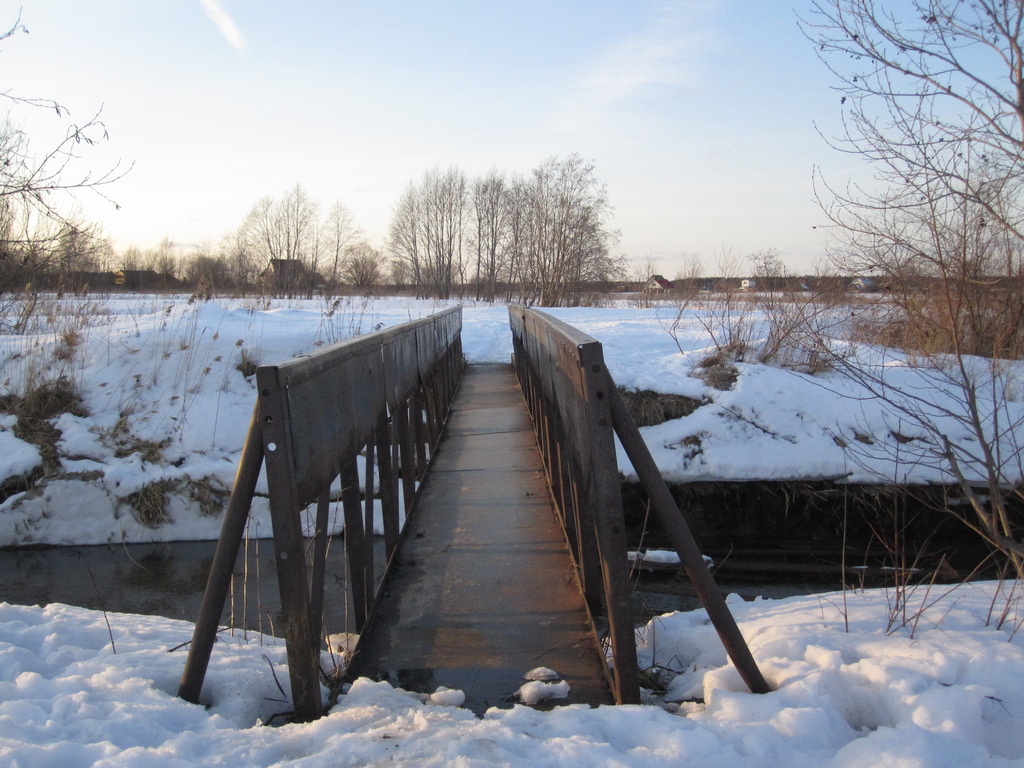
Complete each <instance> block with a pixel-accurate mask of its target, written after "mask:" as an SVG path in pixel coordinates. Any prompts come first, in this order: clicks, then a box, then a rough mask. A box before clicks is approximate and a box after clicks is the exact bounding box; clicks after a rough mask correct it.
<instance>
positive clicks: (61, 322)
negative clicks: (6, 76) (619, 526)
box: [0, 296, 1024, 546]
mask: <svg viewBox="0 0 1024 768" xmlns="http://www.w3.org/2000/svg"><path fill="white" fill-rule="evenodd" d="M76 302H78V303H77V304H76ZM444 306H446V304H444V303H441V302H436V301H416V300H412V299H376V300H370V299H362V298H347V299H341V300H338V301H336V302H332V301H327V300H325V299H314V300H308V301H301V300H293V301H282V300H275V301H273V302H268V301H264V300H256V299H250V300H218V301H211V302H189V301H187V300H186V299H184V298H181V299H176V298H173V297H148V298H147V297H142V298H132V297H125V296H120V297H112V298H109V299H106V300H103V301H96V300H89V303H88V307H87V310H88V312H89V316H88V322H85V323H83V322H81V318H80V315H81V313H82V312H83V311H84V310H83V306H82V304H81V300H75V299H63V300H61V301H60V302H56V301H55V304H54V309H53V310H52V314H53V316H54V317H55V318H56V319H55V320H54V322H53V323H52V324H51V325H50V326H45V327H44V328H43V329H40V332H39V333H36V334H32V335H25V336H2V337H0V385H2V389H0V396H3V395H7V394H20V393H22V392H23V391H24V390H25V389H26V387H27V386H28V385H31V384H35V383H37V382H40V381H47V380H56V379H58V378H60V377H64V378H65V379H67V380H68V381H70V382H72V383H73V384H74V385H75V387H76V388H77V389H78V390H79V391H80V392H81V394H82V399H83V403H82V406H83V409H84V413H85V414H86V415H78V416H76V415H72V414H70V413H66V414H64V415H61V416H59V417H58V418H57V419H56V421H55V424H56V426H57V427H58V428H59V430H60V439H59V441H58V443H57V445H56V450H57V456H58V461H59V469H58V471H57V472H56V473H55V474H53V475H51V476H49V477H47V478H43V479H41V480H38V478H36V479H34V480H33V482H32V483H31V487H30V488H29V489H28V490H27V491H25V492H21V493H14V494H13V495H10V496H9V497H8V498H6V500H4V501H2V503H0V546H8V545H21V544H35V543H53V544H90V543H95V544H98V543H108V542H121V541H168V540H180V539H205V538H215V537H216V536H217V533H218V530H219V520H218V517H217V513H218V512H219V509H220V508H221V504H222V502H223V499H224V498H225V495H226V493H227V492H228V490H229V488H230V486H231V483H232V481H233V477H234V470H235V466H236V464H237V462H238V458H239V455H240V451H241V446H242V442H243V439H244V436H245V432H246V429H247V427H248V422H249V418H250V415H251V411H252V406H253V403H254V401H255V389H254V383H253V381H252V378H251V377H249V378H247V377H246V376H245V375H244V372H245V369H246V366H247V365H249V366H251V364H259V363H270V362H278V361H282V360H286V359H288V358H290V357H293V356H296V355H300V354H304V353H307V352H309V351H311V350H313V349H316V348H318V347H319V346H321V345H323V344H329V343H333V342H335V341H338V340H340V339H343V338H347V337H349V336H351V335H353V334H356V333H366V332H369V331H372V330H374V329H377V328H381V327H387V326H392V325H396V324H398V323H401V322H404V321H407V320H410V319H415V318H418V317H422V316H425V315H428V314H430V313H432V312H435V311H437V310H439V309H441V308H443V307H444ZM550 311H551V312H552V314H554V315H556V316H557V317H560V318H562V319H563V320H566V321H567V322H569V323H571V324H572V325H574V326H576V327H577V328H579V329H581V330H583V331H585V332H587V333H589V334H591V335H592V336H594V337H595V338H597V339H598V340H599V341H601V342H602V344H603V345H604V349H605V356H606V359H607V362H608V365H609V369H610V370H611V372H612V375H613V377H614V379H615V381H616V383H617V384H619V385H620V386H624V387H629V388H635V389H653V390H655V391H658V392H662V393H668V394H680V395H686V396H688V397H690V398H693V399H694V400H695V401H698V402H700V403H703V405H701V406H700V407H698V408H697V409H696V410H695V411H694V412H693V413H692V414H690V415H688V416H686V417H683V418H681V419H675V420H672V421H669V422H666V423H664V424H661V425H659V426H655V427H649V428H645V429H644V430H643V433H644V436H645V439H646V440H647V443H648V445H649V446H650V447H651V450H652V453H653V454H654V456H655V460H656V461H657V463H658V465H659V467H660V469H661V471H662V474H663V475H664V476H665V477H666V479H668V480H669V481H673V482H686V481H693V480H725V481H734V480H735V481H744V480H816V479H837V480H844V481H849V482H868V483H873V482H887V483H892V482H909V483H932V482H942V481H948V480H949V477H948V476H947V475H946V474H945V472H944V471H943V469H942V467H941V466H938V465H937V464H936V462H934V461H922V460H920V454H915V452H914V446H915V445H922V446H926V450H927V441H928V436H927V435H922V434H920V430H917V429H915V427H914V425H913V424H910V423H901V422H899V421H898V420H894V418H893V416H892V414H891V413H890V412H887V411H886V410H885V409H884V408H882V407H881V406H880V404H879V403H878V402H877V401H876V400H875V399H874V398H871V397H868V396H867V393H866V392H865V391H864V390H863V389H862V388H859V387H858V386H857V385H855V384H854V383H852V382H851V381H849V380H846V379H843V378H842V377H840V376H838V375H835V374H822V375H817V376H811V375H808V374H805V373H800V372H798V371H794V370H787V369H783V368H778V367H770V366H763V365H752V364H744V363H739V364H737V366H736V368H737V380H736V382H735V384H734V385H733V386H732V387H731V388H728V389H724V390H723V389H717V388H715V387H714V386H711V385H709V384H708V383H707V382H706V381H705V380H704V379H703V378H701V377H700V376H697V375H694V374H695V372H696V370H695V369H696V367H697V366H698V364H699V363H700V361H701V360H703V359H704V358H706V357H707V355H708V354H709V353H710V352H711V351H712V350H713V347H712V345H711V341H710V339H709V337H708V335H707V332H706V331H704V330H703V327H702V326H701V324H700V323H699V322H695V321H692V319H691V321H690V322H689V323H688V324H686V325H684V326H682V330H681V331H678V332H677V334H676V339H673V338H672V336H670V334H669V333H668V332H667V331H666V326H667V325H668V324H669V322H670V321H671V320H672V319H673V317H674V314H675V310H674V309H673V308H671V307H661V308H659V307H654V308H646V309H638V308H632V307H625V306H623V307H612V308H579V309H557V310H550ZM699 311H700V310H699V309H694V310H692V312H699ZM61 313H63V314H61ZM76 313H77V314H76ZM755 319H756V313H755ZM48 329H49V330H48ZM677 341H678V342H679V346H677ZM463 347H464V350H465V354H466V357H467V360H468V361H469V362H470V363H485V362H505V361H507V360H508V359H509V357H510V355H511V336H510V333H509V329H508V322H507V311H506V309H505V308H504V307H501V306H497V307H495V306H488V305H473V304H472V303H470V305H468V306H466V307H465V309H464V328H463ZM680 347H682V351H681V350H680ZM885 361H886V370H887V375H888V376H890V378H891V379H892V381H893V382H894V383H895V384H897V385H899V384H900V383H903V384H904V385H905V386H906V387H907V388H908V389H911V390H913V391H921V388H922V386H924V385H926V384H929V383H928V382H923V381H921V380H920V375H919V374H918V373H915V372H914V371H913V370H912V369H909V368H906V367H903V366H901V365H900V364H899V363H900V358H899V356H896V355H892V354H891V353H887V355H886V357H885ZM1022 380H1024V366H1020V365H1017V369H1016V370H1015V371H1014V375H1013V376H1011V377H1009V381H1010V382H1011V385H1012V387H1015V388H1017V389H1019V387H1020V384H1019V382H1020V381H1022ZM940 384H941V382H938V383H935V386H932V387H931V388H930V389H929V390H927V391H928V393H929V397H930V398H931V400H932V402H934V403H935V404H936V406H937V408H938V410H939V411H941V409H942V408H943V407H944V406H946V405H948V404H952V405H953V406H954V407H955V399H954V398H953V396H952V395H951V394H950V393H949V392H946V391H944V390H943V389H942V387H941V386H940ZM1005 407H1006V408H1007V409H1008V411H1007V413H1006V415H1005V418H1004V423H1009V424H1014V423H1019V421H1020V420H1021V417H1022V415H1024V404H1022V403H1021V398H1020V393H1019V392H1011V393H1010V397H1009V398H1008V400H1007V402H1006V403H1005ZM938 418H940V419H941V418H942V415H941V413H939V416H938ZM15 422H16V417H15V416H14V415H13V414H4V413H0V487H3V486H4V485H7V486H8V488H10V487H12V485H14V484H16V483H17V481H18V478H21V477H31V476H32V474H33V472H34V471H36V469H37V468H38V467H39V466H40V465H41V463H42V457H41V454H40V450H39V448H38V447H37V446H35V445H32V444H29V443H27V442H25V441H23V440H20V439H19V438H17V437H15V435H14V425H15ZM947 432H948V434H949V436H950V437H951V438H952V439H953V440H954V441H957V440H959V441H965V443H966V442H969V441H970V440H971V436H970V435H969V434H967V433H966V432H965V431H964V430H963V428H962V425H959V424H957V423H955V421H950V423H949V428H948V430H947ZM1007 439H1009V440H1014V439H1016V436H1015V435H1014V434H1012V432H1011V433H1009V434H1008V435H1007ZM897 456H899V457H901V461H900V462H899V463H896V462H894V461H893V457H897ZM619 464H620V468H621V469H622V470H623V472H624V473H626V474H627V476H628V475H629V474H630V472H631V469H630V467H629V464H628V461H627V460H626V458H625V455H624V454H620V457H619ZM261 490H263V491H265V487H263V488H261ZM154 497H155V499H156V502H154V501H153V498H154ZM143 499H147V500H149V501H148V504H143V503H142V501H143ZM197 500H198V501H199V502H200V503H197ZM154 508H155V511H154ZM146 509H148V511H145V512H140V510H146ZM204 512H205V513H211V512H212V514H204ZM254 516H255V519H257V520H262V521H265V519H266V514H265V509H263V508H262V507H261V506H260V505H259V504H257V507H256V508H255V509H254ZM262 530H264V531H267V530H269V529H268V528H267V527H266V526H264V527H263V528H262Z"/></svg>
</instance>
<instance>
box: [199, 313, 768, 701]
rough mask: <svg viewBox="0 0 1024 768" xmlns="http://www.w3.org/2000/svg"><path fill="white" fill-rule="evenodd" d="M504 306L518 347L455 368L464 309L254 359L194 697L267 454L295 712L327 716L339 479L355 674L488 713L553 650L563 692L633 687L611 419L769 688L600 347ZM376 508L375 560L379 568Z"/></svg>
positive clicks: (705, 589) (721, 621) (720, 620)
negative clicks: (506, 357) (329, 597)
mask: <svg viewBox="0 0 1024 768" xmlns="http://www.w3.org/2000/svg"><path fill="white" fill-rule="evenodd" d="M509 321H510V329H511V333H512V339H513V361H512V364H511V365H480V366H469V367H468V368H467V367H465V366H464V363H463V359H462V347H461V327H462V315H461V309H460V308H455V309H452V310H448V311H446V312H442V313H439V314H437V315H433V316H431V317H428V318H425V319H424V320H419V321H414V322H411V323H406V324H404V325H400V326H397V327H395V328H391V329H388V330H385V331H381V332H379V333H375V334H371V335H369V336H364V337H360V338H357V339H353V340H351V341H347V342H343V343H341V344H337V345H334V346H332V347H330V348H327V349H324V350H322V351H320V352H317V353H316V354H314V355H310V356H308V357H302V358H298V359H295V360H292V361H289V362H287V363H284V364H282V365H276V366H263V367H261V368H259V370H258V371H257V374H256V378H257V385H258V398H257V404H256V408H255V410H254V414H253V420H252V425H251V427H250V430H249V435H248V437H247V440H246V445H245V448H244V450H243V454H242V459H241V462H240V464H239V468H238V474H237V476H236V480H235V486H234V489H233V491H232V495H231V499H230V501H229V503H228V508H227V511H226V512H225V519H224V523H223V528H222V532H221V537H220V542H219V545H218V549H217V553H216V555H215V557H214V561H213V564H212V567H211V571H210V576H209V580H208V583H207V588H206V593H205V596H204V600H203V606H202V609H201V613H200V616H199V619H198V621H197V623H196V628H195V634H194V637H193V641H192V644H191V646H190V649H189V656H188V660H187V662H186V665H185V670H184V673H183V675H182V680H181V685H180V688H179V695H180V696H181V697H182V698H184V699H186V700H188V701H192V702H196V703H198V702H199V701H200V695H201V689H202V684H203V679H204V677H205V674H206V669H207V666H208V664H209V659H210V655H211V653H212V650H213V645H214V641H215V639H216V634H217V631H218V628H219V626H220V622H221V617H222V614H223V609H224V605H225V600H226V597H227V593H228V589H229V585H230V580H231V574H232V572H233V570H234V566H235V560H236V558H237V555H238V551H239V545H240V542H241V541H242V536H243V532H244V529H245V523H246V519H247V517H248V511H249V507H250V504H251V502H252V498H253V494H254V491H255V487H256V482H257V478H258V476H259V474H260V470H261V468H262V467H263V466H264V465H265V467H266V472H267V480H268V486H269V489H270V510H271V518H272V525H273V533H274V546H275V552H276V556H275V562H276V565H277V571H278V584H279V589H280V592H281V604H282V617H281V618H282V622H283V626H282V627H279V629H281V630H282V631H283V634H284V637H285V640H286V643H287V651H288V665H289V676H290V679H291V690H292V700H293V704H294V709H295V719H297V720H312V719H314V718H317V717H319V716H320V715H321V714H323V711H324V696H323V692H322V688H321V682H322V680H323V676H324V675H326V674H327V673H325V672H324V670H322V669H321V655H322V649H323V647H324V639H325V637H326V636H327V635H329V634H331V633H333V632H338V631H340V628H338V627H337V622H338V621H339V617H332V616H324V615H323V608H322V606H323V595H324V588H325V587H324V581H325V579H324V557H325V553H326V549H327V539H328V537H327V522H328V515H329V511H330V506H331V503H332V498H331V488H332V486H334V485H335V481H336V480H337V479H338V478H339V477H340V485H341V493H340V497H341V499H340V500H341V505H342V508H343V512H344V520H345V532H344V541H345V549H346V556H347V561H348V570H349V581H350V586H351V591H352V605H353V612H354V618H355V629H356V631H357V632H358V633H359V641H358V643H357V645H356V647H355V650H354V652H353V653H352V656H351V659H350V662H349V664H348V666H347V669H346V670H345V673H344V674H345V675H346V676H347V677H348V678H349V679H354V678H355V677H359V676H367V677H371V678H374V679H378V680H387V681H388V682H390V683H392V684H394V685H396V686H398V687H401V688H405V689H407V690H412V691H417V692H421V693H424V694H429V693H433V692H434V691H435V690H436V689H437V688H439V687H441V686H444V687H447V688H455V689H459V690H462V691H463V692H464V693H465V694H466V703H465V706H467V707H470V708H472V709H473V710H474V711H476V712H478V713H482V712H483V711H485V710H486V709H487V708H489V707H492V706H498V707H502V706H511V705H512V704H513V703H514V701H515V699H514V694H515V693H516V691H517V689H518V688H519V686H520V685H521V684H522V683H523V682H524V680H523V678H524V675H525V674H526V673H527V672H528V671H530V670H532V669H534V668H537V667H546V668H548V669H551V670H554V671H555V672H556V673H557V674H558V675H559V677H560V679H561V680H562V681H564V682H566V683H568V696H566V697H564V698H560V699H557V700H556V703H586V704H591V705H597V704H605V703H609V704H610V703H635V702H638V701H639V700H640V687H639V675H638V670H637V665H636V645H635V635H634V625H633V619H632V610H631V601H630V594H629V582H628V562H627V559H626V544H625V527H624V524H623V515H622V503H621V498H620V490H619V476H618V470H617V467H616V460H615V449H614V437H613V434H617V435H618V436H619V439H620V441H621V442H622V444H623V447H624V448H625V449H626V452H627V455H628V456H629V458H630V461H631V462H632V464H633V466H634V469H635V470H636V471H637V474H638V475H639V477H640V480H641V482H642V483H643V484H644V487H645V490H646V491H647V494H648V496H649V497H650V499H651V502H652V508H653V509H654V510H655V511H656V512H657V514H658V516H659V518H660V520H661V523H662V526H663V528H664V530H665V531H666V533H667V535H668V536H669V537H670V538H671V540H672V541H673V544H674V546H675V548H676V550H677V551H678V553H679V555H680V557H681V560H682V563H683V567H684V569H685V570H686V573H687V575H688V576H689V578H690V580H691V581H692V582H693V585H694V587H695V588H696V590H697V592H698V594H699V595H700V596H701V598H702V600H703V602H704V605H705V607H706V608H707V609H708V613H709V615H710V617H711V619H712V621H713V622H714V624H715V627H716V629H717V630H718V633H719V636H720V638H721V639H722V642H723V643H724V644H725V647H726V650H727V651H728V652H729V655H730V657H731V658H732V660H733V662H734V664H735V665H736V667H737V669H738V670H739V672H740V674H741V676H742V677H743V679H744V681H745V682H746V683H747V685H748V686H749V687H750V689H751V690H752V691H755V692H764V691H766V690H768V686H767V684H766V683H765V681H764V678H763V677H762V676H761V674H760V672H759V670H758V669H757V666H756V665H755V664H754V661H753V659H752V657H751V656H750V653H749V651H748V650H747V647H746V644H745V643H744V641H743V638H742V636H741V635H740V633H739V630H738V628H737V627H736V624H735V622H734V621H733V619H732V616H731V614H730V613H729V611H728V609H727V608H726V606H725V603H724V601H723V599H722V596H721V593H720V592H719V591H718V589H717V588H716V587H715V584H714V582H713V580H712V578H711V575H710V573H709V571H708V569H707V567H706V565H705V564H704V561H703V558H702V557H701V555H700V552H699V551H698V549H697V546H696V544H695V543H694V541H693V539H692V537H691V536H690V534H689V530H688V529H687V527H686V524H685V522H684V520H683V517H682V515H681V514H680V512H679V510H678V509H677V508H676V506H675V503H674V501H673V500H672V496H671V494H670V493H669V491H668V488H667V487H666V486H665V484H664V482H662V480H661V477H660V475H659V474H658V472H657V468H656V467H655V465H654V462H653V460H652V459H651V457H650V454H649V453H648V452H647V449H646V446H644V444H643V441H642V439H641V438H640V435H639V432H638V431H637V430H636V427H635V425H634V424H633V422H632V419H631V418H630V416H629V414H628V413H627V411H626V409H625V406H624V404H623V403H622V400H621V398H620V397H619V396H618V392H617V390H616V388H615V385H614V383H613V382H612V379H611V377H610V376H609V374H608V372H607V370H606V368H605V366H604V360H603V353H602V350H601V345H600V344H599V343H598V342H597V341H596V340H594V339H592V338H590V337H588V336H586V335H584V334H582V333H580V332H579V331H577V330H575V329H573V328H572V327H570V326H568V325H566V324H565V323H562V322H560V321H558V320H556V319H555V318H552V317H550V316H548V315H545V314H544V313H541V312H538V311H535V310H530V309H525V308H522V307H510V308H509ZM360 460H361V461H362V462H363V466H364V472H363V475H364V479H363V480H362V481H360V478H359V471H358V469H359V468H358V462H359V461H360ZM311 505H315V508H316V525H315V529H314V530H312V531H304V530H303V529H302V525H301V522H300V520H301V512H302V511H303V510H304V509H306V508H307V507H309V506H311ZM378 509H379V516H380V518H381V521H382V528H383V536H384V542H385V550H386V553H387V560H388V562H387V569H386V571H385V574H384V577H383V579H377V578H375V576H374V573H375V570H374V562H373V560H374V558H373V549H374V548H373V537H374V527H375V522H374V521H375V516H377V514H378ZM406 512H407V514H403V513H406ZM403 517H404V518H405V522H404V525H402V521H403Z"/></svg>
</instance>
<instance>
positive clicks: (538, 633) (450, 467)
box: [351, 365, 613, 713]
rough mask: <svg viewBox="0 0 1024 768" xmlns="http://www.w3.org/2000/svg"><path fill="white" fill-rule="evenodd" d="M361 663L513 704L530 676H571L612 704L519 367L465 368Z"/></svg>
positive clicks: (386, 676)
mask: <svg viewBox="0 0 1024 768" xmlns="http://www.w3.org/2000/svg"><path fill="white" fill-rule="evenodd" d="M359 649H360V650H359V653H358V654H357V656H356V658H355V659H354V660H353V663H352V669H351V673H352V674H353V675H357V676H368V677H372V678H375V679H378V680H387V681H389V682H391V683H392V684H394V685H396V686H398V687H401V688H405V689H406V690H412V691H418V692H421V693H432V692H433V691H434V690H436V689H437V687H438V686H442V685H443V686H447V687H449V688H458V689H460V690H462V691H464V692H465V694H466V703H465V706H467V707H469V708H471V709H473V710H474V711H476V712H478V713H481V712H483V711H485V710H486V709H487V708H489V707H492V706H497V707H509V706H511V705H512V704H513V703H514V700H513V699H512V696H513V694H514V693H515V692H516V690H517V689H518V688H519V686H520V685H521V684H522V683H523V675H524V674H525V673H526V672H527V671H529V670H530V669H533V668H534V667H538V666H545V667H549V668H551V669H553V670H555V671H557V672H558V673H560V674H561V676H562V679H564V680H565V681H567V682H568V683H569V686H570V693H569V697H568V698H567V699H557V700H553V701H552V702H551V703H557V704H561V703H588V704H611V703H613V699H612V695H611V693H610V691H609V687H608V683H607V680H606V678H605V675H604V670H603V665H602V663H601V661H600V657H599V655H598V653H599V651H598V648H597V643H596V641H595V638H594V635H593V632H592V630H591V627H590V622H589V619H588V615H587V612H586V608H585V604H584V601H583V596H582V593H581V590H580V587H579V583H578V581H577V580H576V577H575V574H574V571H573V568H572V565H571V562H570V557H569V552H568V548H567V545H566V542H565V537H564V535H563V534H562V530H561V528H560V526H559V524H558V522H557V520H556V519H555V516H554V511H553V509H552V506H551V499H550V495H549V492H548V487H547V484H546V482H545V480H544V475H543V469H542V466H541V460H540V456H539V454H538V450H537V445H536V441H535V437H534V433H533V429H532V427H531V425H530V417H529V414H528V413H527V411H526V404H525V402H524V400H523V396H522V393H521V392H520V389H519V385H518V382H517V380H516V377H515V374H514V372H513V370H512V367H511V366H509V365H479V366H470V367H468V368H467V369H466V373H465V375H464V377H463V380H462V384H461V386H460V388H459V392H458V394H457V395H456V398H455V402H454V404H453V406H452V412H451V415H450V417H449V420H448V424H447V426H446V428H445V434H444V436H443V439H442V441H441V443H440V445H439V447H438V450H437V452H436V455H435V457H434V459H433V461H432V463H431V466H430V469H429V470H428V473H427V476H426V478H425V479H424V483H423V485H422V487H421V491H420V497H419V500H418V502H417V509H416V513H415V514H414V515H413V516H412V518H411V519H410V521H409V523H408V524H407V528H406V531H405V533H404V534H403V537H402V541H401V543H400V545H399V548H398V550H397V552H396V553H395V559H394V564H393V566H392V569H391V573H390V574H389V576H388V579H387V581H386V583H385V584H384V586H383V588H382V594H381V598H380V602H379V603H378V605H377V607H376V609H375V611H374V614H373V618H372V619H371V621H370V623H369V624H368V626H367V627H366V628H365V630H364V633H363V637H362V638H361V641H360V646H359Z"/></svg>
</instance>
